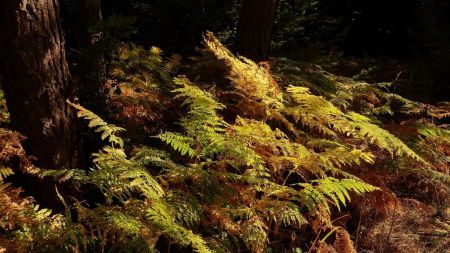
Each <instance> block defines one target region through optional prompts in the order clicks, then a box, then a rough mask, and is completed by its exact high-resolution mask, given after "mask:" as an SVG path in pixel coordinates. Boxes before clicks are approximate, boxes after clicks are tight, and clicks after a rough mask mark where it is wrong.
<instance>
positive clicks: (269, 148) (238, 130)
mask: <svg viewBox="0 0 450 253" xmlns="http://www.w3.org/2000/svg"><path fill="white" fill-rule="evenodd" d="M175 83H177V84H179V85H180V86H181V88H178V89H175V90H174V92H175V93H176V94H177V95H176V96H175V98H182V99H183V101H184V102H183V105H186V106H187V107H188V113H187V116H186V117H184V118H182V119H181V120H180V124H181V126H182V127H183V129H184V132H183V133H172V132H166V133H163V134H160V135H159V136H158V137H159V138H160V139H161V140H163V141H164V142H166V143H167V144H168V145H170V146H171V147H172V148H173V149H174V150H176V151H178V152H180V154H181V155H183V156H187V157H191V159H192V161H193V162H194V163H193V164H190V165H189V166H188V167H184V166H183V167H182V168H179V166H176V165H175V164H173V163H171V162H168V163H167V161H164V159H154V158H153V159H151V160H152V161H151V162H152V163H154V164H158V165H159V166H167V168H166V169H167V172H166V173H165V174H163V178H166V179H167V180H168V182H169V185H170V183H172V184H173V183H178V184H181V185H183V184H184V186H185V187H188V188H189V190H190V191H193V192H194V193H195V194H194V195H196V196H200V198H201V199H202V200H203V201H206V202H207V203H208V205H209V206H210V207H209V208H207V209H206V210H205V211H206V212H207V213H209V215H208V216H209V217H210V219H212V221H215V222H218V223H219V225H220V226H221V227H223V228H224V229H225V230H226V231H227V233H229V235H230V236H238V237H240V238H241V239H242V240H243V241H244V242H245V243H246V245H247V246H248V247H249V248H251V249H252V250H253V251H255V252H260V251H261V250H262V245H261V242H265V241H267V240H268V239H267V238H268V235H267V233H268V231H269V227H270V228H273V226H275V227H279V226H293V227H296V226H297V227H298V226H301V225H303V224H306V223H307V221H306V219H305V218H304V214H305V212H320V210H328V211H329V210H330V207H329V204H330V203H333V205H336V206H337V207H338V208H340V206H341V205H345V204H346V203H347V202H348V201H349V192H350V191H353V192H356V193H358V194H363V193H366V192H370V191H373V190H376V189H377V188H376V187H373V186H370V185H368V184H366V183H364V182H362V181H361V180H359V179H357V178H356V177H354V176H352V175H350V174H348V173H346V172H344V171H342V170H340V169H339V167H341V166H343V165H353V164H358V163H361V162H363V161H364V160H366V161H372V159H373V157H372V156H371V155H369V154H364V153H363V152H362V151H358V150H348V149H346V148H345V147H344V146H343V145H339V144H336V145H335V146H339V148H336V150H335V151H336V155H335V156H333V155H331V154H330V153H331V152H330V153H326V152H324V153H323V154H319V153H315V152H312V151H310V150H308V149H307V148H306V147H305V146H303V145H301V144H299V143H295V142H292V141H290V140H289V138H288V137H287V135H286V134H284V133H283V132H282V131H281V130H279V129H276V130H272V129H271V127H270V126H269V125H267V124H266V123H264V122H261V121H257V120H251V119H244V118H240V117H238V118H237V119H236V122H235V123H234V124H230V123H227V122H225V121H224V120H223V119H222V118H221V117H220V116H219V115H218V113H217V111H218V110H222V109H224V105H222V104H220V103H218V102H216V101H215V100H214V99H213V97H212V95H211V94H209V93H207V92H205V91H203V90H201V89H199V88H198V87H197V86H195V85H194V84H193V83H191V82H190V81H189V80H188V79H187V78H185V77H179V78H176V79H175ZM339 150H340V151H341V152H340V153H338V151H339ZM349 151H350V152H349ZM149 161H150V160H149ZM189 167H190V169H191V171H190V172H188V173H186V172H183V171H182V170H186V169H189ZM183 168H184V169H183ZM288 168H291V171H288ZM280 171H282V172H287V173H279V172H280ZM307 171H309V172H310V173H309V176H310V177H311V175H314V177H313V178H316V179H313V180H311V179H308V178H306V177H305V176H306V174H308V173H306V172H307ZM290 173H294V174H298V175H299V176H301V178H302V179H301V180H302V181H304V182H305V183H302V184H298V183H297V185H295V184H291V185H288V184H286V180H287V179H286V178H283V177H280V175H285V174H288V175H289V174H290ZM182 174H184V176H183V177H182V178H180V175H182ZM187 174H190V176H187ZM328 174H335V175H340V176H343V177H344V179H340V180H339V179H334V178H331V177H328ZM346 177H347V178H346ZM171 180H173V181H171ZM180 180H183V181H184V183H180ZM218 183H219V186H220V189H218V188H217V187H218V185H217V184H218ZM205 188H206V191H205ZM230 192H231V193H230ZM207 193H212V195H214V197H212V196H205V194H207ZM281 206H283V208H280V207H281ZM318 206H323V208H320V210H319V209H318ZM275 210H277V211H278V212H276V211H275ZM242 230H244V231H247V232H248V233H243V234H237V233H238V232H237V231H242ZM252 236H256V237H257V239H255V238H252ZM263 245H267V244H266V243H263Z"/></svg>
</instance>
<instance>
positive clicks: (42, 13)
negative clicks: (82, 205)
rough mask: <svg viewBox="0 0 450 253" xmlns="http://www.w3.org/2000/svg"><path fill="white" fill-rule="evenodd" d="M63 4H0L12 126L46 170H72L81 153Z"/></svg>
mask: <svg viewBox="0 0 450 253" xmlns="http://www.w3.org/2000/svg"><path fill="white" fill-rule="evenodd" d="M59 19H60V18H59V0H1V1H0V71H1V72H2V75H3V87H4V91H5V95H6V100H7V104H8V108H9V110H10V113H11V124H12V126H13V127H14V128H15V129H16V130H18V131H20V132H21V133H22V134H24V135H25V136H26V137H27V138H28V139H27V140H26V141H25V143H24V147H25V149H26V151H27V152H28V154H30V155H33V156H35V157H36V158H37V160H36V165H38V166H40V167H43V168H62V167H72V166H73V165H74V162H75V161H76V160H77V159H76V158H77V152H76V151H77V149H78V148H79V145H77V144H76V140H77V139H75V135H74V132H75V131H74V129H71V128H74V126H73V125H72V119H73V113H72V112H71V109H70V108H69V107H68V105H67V103H66V99H68V98H69V99H70V98H71V97H72V92H71V91H72V88H71V87H70V85H69V78H70V76H69V70H68V65H67V61H66V56H65V49H64V38H63V33H62V31H61V27H60V20H59Z"/></svg>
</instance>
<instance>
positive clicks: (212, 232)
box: [0, 33, 450, 253]
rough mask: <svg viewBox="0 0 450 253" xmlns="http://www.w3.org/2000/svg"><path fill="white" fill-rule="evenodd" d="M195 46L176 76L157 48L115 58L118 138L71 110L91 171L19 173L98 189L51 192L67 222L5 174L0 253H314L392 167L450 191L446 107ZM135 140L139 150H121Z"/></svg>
mask: <svg viewBox="0 0 450 253" xmlns="http://www.w3.org/2000/svg"><path fill="white" fill-rule="evenodd" d="M204 45H205V49H204V50H203V51H202V52H203V56H202V57H198V58H196V59H195V58H194V59H193V62H191V63H190V64H189V65H188V64H185V65H184V66H182V63H181V59H180V58H179V57H178V56H172V57H171V58H169V59H167V60H166V59H164V58H163V57H162V56H161V51H160V50H159V49H157V48H152V49H150V51H148V50H144V49H142V48H139V47H137V46H135V45H122V46H121V47H120V48H119V49H118V50H117V54H116V58H115V61H114V62H113V65H112V70H111V78H112V79H111V80H110V88H111V92H110V103H111V106H112V107H113V108H114V110H116V111H117V112H118V115H112V116H111V119H113V120H114V121H115V122H117V124H118V125H120V123H121V122H123V123H124V126H126V127H128V128H129V129H127V131H126V130H125V128H122V127H119V126H116V125H114V124H110V123H108V122H107V121H106V120H105V119H102V118H100V117H99V116H97V115H96V114H95V113H93V112H91V111H89V110H88V109H86V108H84V107H82V106H81V105H78V104H75V103H72V102H70V101H68V103H69V104H70V105H71V106H72V107H74V108H75V109H76V110H77V111H78V117H80V118H82V119H84V120H85V121H86V122H87V124H88V126H89V127H90V128H91V129H92V130H93V131H94V132H96V133H98V135H99V137H100V138H101V139H102V140H103V141H104V144H105V145H104V147H103V148H101V149H100V150H99V151H98V152H96V153H94V154H92V159H93V166H92V168H90V169H88V170H83V169H59V170H47V171H38V170H37V169H36V168H34V169H29V170H27V171H26V172H25V173H34V174H36V173H37V174H38V175H40V176H41V177H53V178H55V179H56V180H58V181H59V182H60V183H62V184H66V183H70V184H73V185H76V186H77V187H80V188H88V189H91V190H94V192H98V193H97V194H99V195H101V196H102V198H100V200H99V201H97V202H95V203H89V201H86V200H85V199H83V197H80V196H77V197H74V196H67V195H64V194H59V191H58V189H56V191H57V192H58V196H59V198H60V201H61V202H62V203H63V204H64V206H65V208H66V211H65V212H64V213H63V214H51V211H50V210H47V209H41V208H39V206H38V205H36V204H34V201H33V200H32V199H29V198H22V197H20V195H19V190H18V189H17V188H15V187H13V186H11V185H10V184H9V183H7V181H5V180H7V178H8V177H9V176H11V175H12V174H13V173H14V172H13V170H11V169H9V168H6V167H0V203H1V204H0V212H1V213H2V218H1V219H0V238H1V239H0V245H1V246H0V252H1V250H2V247H4V250H8V251H18V252H27V251H29V250H34V251H42V252H49V251H56V252H61V251H67V252H97V251H102V252H103V251H109V252H156V251H157V250H158V249H159V250H161V249H165V250H167V251H169V250H170V245H175V246H174V247H176V248H177V249H178V250H181V251H190V250H193V251H195V252H240V251H244V250H250V251H251V252H258V253H259V252H284V251H286V252H301V250H306V251H308V250H310V251H313V250H317V249H318V248H319V247H323V243H325V242H326V241H327V240H328V241H329V240H330V239H331V238H333V236H334V235H333V233H334V232H336V231H338V232H336V233H338V234H337V235H336V236H334V237H335V238H336V240H337V239H338V238H341V237H345V238H349V236H348V233H347V232H345V230H343V229H342V228H339V227H338V225H337V223H336V222H334V220H333V218H332V217H334V216H335V215H336V214H337V213H339V212H344V211H345V210H347V209H348V208H349V205H350V203H351V201H352V199H354V198H355V197H356V196H359V197H358V198H361V196H365V195H367V194H370V193H371V192H377V191H380V190H381V188H380V187H378V186H375V185H373V184H371V183H368V182H365V181H364V180H362V179H360V175H363V174H364V173H365V171H368V170H382V169H383V166H385V165H386V164H389V165H390V166H389V168H390V170H391V171H390V173H398V174H402V175H409V174H417V175H420V176H421V177H424V178H427V179H429V180H433V182H435V184H436V185H438V186H439V187H443V188H445V189H448V186H449V182H450V180H449V171H448V150H449V145H450V141H449V135H450V131H449V130H448V129H447V128H445V126H439V125H438V124H436V122H438V121H439V120H441V119H444V118H447V117H448V116H450V114H449V113H448V110H446V109H445V108H446V107H445V106H446V105H442V106H440V107H437V106H429V105H424V104H420V103H415V102H413V101H409V100H407V99H405V98H402V97H400V96H399V95H396V94H392V93H389V92H388V90H387V87H388V86H389V84H377V85H372V84H367V83H362V82H357V81H354V80H352V79H345V78H342V77H338V76H334V75H331V74H329V73H327V72H325V71H323V70H321V69H320V67H317V66H311V65H307V64H301V63H298V62H291V61H289V60H287V59H276V60H274V61H273V62H272V63H270V64H269V63H261V64H256V63H254V62H252V61H250V60H248V59H245V58H243V57H237V56H235V55H233V54H232V53H231V52H230V51H229V50H228V49H226V48H225V47H224V46H223V45H222V44H221V43H220V42H219V41H218V40H217V39H216V38H215V37H214V36H213V35H212V34H210V33H208V34H206V35H205V38H204ZM270 65H272V69H271V68H270ZM272 72H273V73H272ZM180 73H182V74H184V75H179V74H180ZM0 99H1V97H0ZM162 100H164V101H162ZM158 103H159V105H158ZM167 108H175V109H176V110H177V112H176V113H173V112H165V110H164V109H167ZM114 110H113V111H114ZM120 111H121V112H120ZM0 115H1V117H4V116H5V115H7V114H6V113H2V114H0ZM174 116H179V118H177V119H176V120H175V119H173V118H172V117H174ZM396 117H398V118H400V119H402V120H401V121H395V120H396ZM146 118H151V120H150V121H146ZM155 119H158V120H159V121H161V122H159V123H158V127H155V126H152V125H148V124H150V123H151V122H154V121H155ZM174 120H175V121H176V122H177V123H176V124H173V121H174ZM164 121H167V122H164ZM170 121H172V122H170ZM130 122H132V123H130ZM140 128H143V129H140ZM2 131H8V130H2ZM9 133H12V132H9ZM130 133H131V134H130ZM135 133H140V134H141V135H142V133H145V134H143V135H144V136H145V137H144V138H143V139H144V141H143V142H142V143H135V142H132V141H130V139H129V138H132V136H131V137H128V136H127V135H132V134H135ZM19 145H20V144H19ZM5 150H6V149H2V152H6V151H5ZM0 157H3V158H4V159H3V160H0V162H1V163H0V164H3V165H6V164H7V163H8V160H9V159H10V158H9V157H8V158H6V157H7V156H6V153H1V155H0ZM28 167H32V166H31V165H29V166H28ZM50 230H51V231H54V232H52V233H48V231H50ZM46 231H47V232H46ZM314 237H317V238H316V240H314ZM319 237H320V238H319ZM319 239H320V240H319ZM347 241H349V239H348V240H347ZM167 242H168V244H167V245H163V246H161V244H163V243H167ZM319 242H320V243H319ZM321 245H322V246H321ZM346 247H353V246H352V245H350V244H349V245H347V246H346ZM282 249H283V250H284V251H283V250H282Z"/></svg>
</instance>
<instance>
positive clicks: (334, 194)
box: [300, 177, 378, 212]
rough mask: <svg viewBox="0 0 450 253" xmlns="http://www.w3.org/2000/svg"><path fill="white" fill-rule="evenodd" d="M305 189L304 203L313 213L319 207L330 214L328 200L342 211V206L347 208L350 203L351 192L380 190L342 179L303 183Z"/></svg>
mask: <svg viewBox="0 0 450 253" xmlns="http://www.w3.org/2000/svg"><path fill="white" fill-rule="evenodd" d="M300 185H301V186H302V187H303V189H302V191H301V196H302V198H303V203H304V204H305V206H306V207H307V208H308V210H311V211H317V210H316V208H317V206H320V207H322V208H324V209H325V210H327V211H328V212H330V206H329V205H328V199H330V200H332V203H333V204H334V205H335V206H336V207H337V208H338V210H340V209H341V205H343V206H346V204H347V202H349V201H350V194H349V192H350V191H353V192H355V193H357V194H364V193H368V192H372V191H375V190H378V188H377V187H374V186H372V185H369V184H367V183H364V182H362V181H358V180H354V179H342V180H338V179H335V178H331V177H328V178H325V179H318V180H312V181H311V183H301V184H300Z"/></svg>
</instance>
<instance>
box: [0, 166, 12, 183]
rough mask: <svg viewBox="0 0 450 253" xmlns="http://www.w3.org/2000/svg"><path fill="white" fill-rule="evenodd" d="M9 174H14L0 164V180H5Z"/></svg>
mask: <svg viewBox="0 0 450 253" xmlns="http://www.w3.org/2000/svg"><path fill="white" fill-rule="evenodd" d="M11 175H14V172H13V170H12V169H10V168H5V167H2V166H0V181H2V180H5V179H6V178H7V177H9V176H11Z"/></svg>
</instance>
